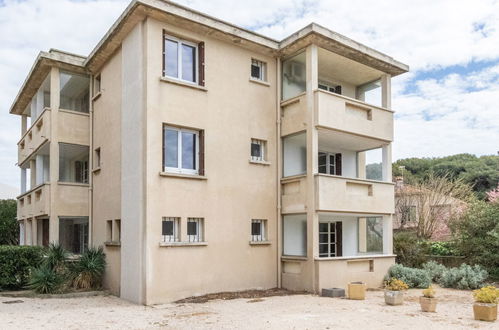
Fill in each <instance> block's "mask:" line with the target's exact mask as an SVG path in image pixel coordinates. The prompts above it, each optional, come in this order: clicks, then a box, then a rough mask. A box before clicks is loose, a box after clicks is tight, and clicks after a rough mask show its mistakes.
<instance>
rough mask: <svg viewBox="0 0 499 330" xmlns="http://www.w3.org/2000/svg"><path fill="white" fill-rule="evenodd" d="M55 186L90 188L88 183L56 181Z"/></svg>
mask: <svg viewBox="0 0 499 330" xmlns="http://www.w3.org/2000/svg"><path fill="white" fill-rule="evenodd" d="M57 184H60V185H61V186H77V187H90V185H89V184H88V183H79V182H64V181H58V182H57Z"/></svg>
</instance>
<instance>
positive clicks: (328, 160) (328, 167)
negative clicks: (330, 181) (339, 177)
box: [317, 151, 337, 175]
mask: <svg viewBox="0 0 499 330" xmlns="http://www.w3.org/2000/svg"><path fill="white" fill-rule="evenodd" d="M321 154H325V155H326V173H322V172H320V168H321V165H320V163H319V157H320V156H321ZM336 154H337V153H335V152H327V151H319V152H318V153H317V172H318V173H321V174H328V175H336ZM331 157H333V159H334V161H333V163H332V164H331ZM331 166H333V168H334V171H333V173H331Z"/></svg>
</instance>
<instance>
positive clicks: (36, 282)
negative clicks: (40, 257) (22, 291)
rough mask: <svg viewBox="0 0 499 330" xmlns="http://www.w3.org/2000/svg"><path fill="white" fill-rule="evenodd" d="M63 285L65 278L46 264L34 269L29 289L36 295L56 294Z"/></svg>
mask: <svg viewBox="0 0 499 330" xmlns="http://www.w3.org/2000/svg"><path fill="white" fill-rule="evenodd" d="M63 283H64V276H63V275H62V274H60V273H58V272H57V271H56V270H55V269H54V268H51V267H49V266H48V265H47V264H45V263H44V264H42V265H41V266H40V267H38V268H34V269H33V271H32V273H31V277H30V280H29V284H28V288H29V289H31V290H34V291H35V292H36V293H55V292H59V291H60V289H61V287H62V285H63Z"/></svg>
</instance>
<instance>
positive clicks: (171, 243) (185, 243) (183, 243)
mask: <svg viewBox="0 0 499 330" xmlns="http://www.w3.org/2000/svg"><path fill="white" fill-rule="evenodd" d="M207 245H208V242H159V246H160V247H179V246H207Z"/></svg>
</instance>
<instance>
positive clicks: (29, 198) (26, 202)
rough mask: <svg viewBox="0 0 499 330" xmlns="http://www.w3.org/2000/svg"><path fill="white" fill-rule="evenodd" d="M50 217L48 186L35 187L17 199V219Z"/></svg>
mask: <svg viewBox="0 0 499 330" xmlns="http://www.w3.org/2000/svg"><path fill="white" fill-rule="evenodd" d="M41 215H50V184H48V183H45V184H41V185H38V186H36V187H35V188H33V189H31V190H30V191H28V192H26V193H24V194H22V195H21V196H19V197H18V198H17V219H18V220H20V219H26V218H32V217H37V216H41Z"/></svg>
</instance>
